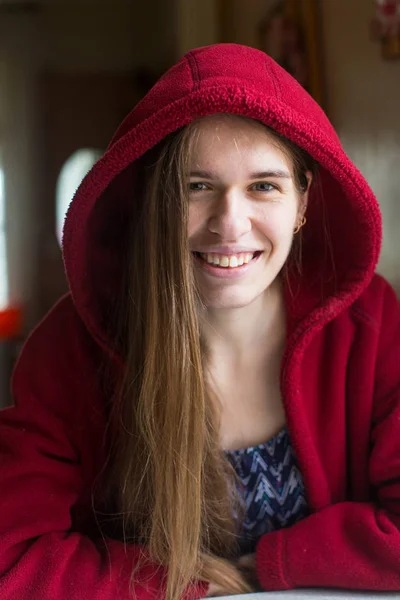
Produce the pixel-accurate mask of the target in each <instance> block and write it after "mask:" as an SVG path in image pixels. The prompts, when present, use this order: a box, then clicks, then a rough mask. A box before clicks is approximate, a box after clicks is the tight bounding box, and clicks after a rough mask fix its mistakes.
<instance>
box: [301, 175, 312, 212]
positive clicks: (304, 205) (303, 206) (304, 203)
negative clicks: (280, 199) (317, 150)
mask: <svg viewBox="0 0 400 600" xmlns="http://www.w3.org/2000/svg"><path fill="white" fill-rule="evenodd" d="M306 177H307V189H306V190H305V191H304V192H303V193H302V194H301V196H300V202H299V210H298V217H299V218H300V219H301V218H302V217H304V215H305V214H306V210H307V204H308V194H309V191H310V187H311V184H312V182H313V175H312V173H311V171H307V172H306Z"/></svg>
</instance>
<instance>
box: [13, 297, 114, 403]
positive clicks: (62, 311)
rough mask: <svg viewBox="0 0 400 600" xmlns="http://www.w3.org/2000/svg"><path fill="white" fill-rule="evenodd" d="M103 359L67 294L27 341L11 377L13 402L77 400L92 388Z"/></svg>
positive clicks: (102, 354)
mask: <svg viewBox="0 0 400 600" xmlns="http://www.w3.org/2000/svg"><path fill="white" fill-rule="evenodd" d="M104 358H105V357H104V353H102V351H101V350H100V348H99V347H98V346H97V344H96V343H95V341H94V340H93V339H92V338H91V336H90V334H89V332H88V331H87V329H86V327H85V325H84V323H83V321H82V320H81V318H80V317H79V315H78V313H77V311H76V309H75V306H74V304H73V302H72V299H71V296H70V295H69V294H68V295H66V296H64V297H63V298H62V299H61V300H60V301H59V302H58V303H57V304H56V305H55V306H54V307H53V308H52V309H51V310H50V311H49V313H48V314H47V315H46V316H45V317H44V319H43V320H42V321H41V322H40V323H39V325H38V326H37V327H36V328H35V329H34V330H33V331H32V333H31V334H30V335H29V337H28V339H27V340H26V342H25V344H24V346H23V348H22V351H21V353H20V356H19V358H18V360H17V363H16V366H15V368H14V373H13V377H12V392H13V397H14V400H15V401H16V402H18V399H20V398H22V397H25V396H27V395H30V394H35V395H39V396H40V397H41V398H44V399H45V398H53V399H54V400H56V399H57V398H60V397H61V396H63V395H64V394H67V393H68V394H69V395H70V396H74V395H75V394H74V391H75V390H78V389H80V390H81V391H83V390H84V389H85V387H86V388H87V386H88V385H90V382H91V381H92V380H93V378H95V377H96V373H97V371H98V368H99V362H100V360H101V359H102V360H104Z"/></svg>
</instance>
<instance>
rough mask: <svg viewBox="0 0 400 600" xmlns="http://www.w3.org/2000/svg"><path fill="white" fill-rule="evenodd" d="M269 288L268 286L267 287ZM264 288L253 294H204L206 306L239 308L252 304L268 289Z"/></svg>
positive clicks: (203, 298) (211, 307)
mask: <svg viewBox="0 0 400 600" xmlns="http://www.w3.org/2000/svg"><path fill="white" fill-rule="evenodd" d="M266 289H267V288H266ZM266 289H263V290H261V291H259V292H258V293H257V292H255V293H253V294H243V293H242V294H240V293H237V294H232V293H231V294H224V293H219V294H202V295H201V298H202V301H203V303H204V306H205V307H206V308H208V309H226V310H229V309H231V310H232V309H238V308H245V307H246V306H250V305H251V304H253V302H255V301H256V300H257V299H258V298H260V296H261V295H262V294H263V293H264V292H265V291H266Z"/></svg>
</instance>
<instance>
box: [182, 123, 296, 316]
mask: <svg viewBox="0 0 400 600" xmlns="http://www.w3.org/2000/svg"><path fill="white" fill-rule="evenodd" d="M197 131H198V137H197V138H196V143H195V144H194V148H193V151H192V154H191V160H190V168H189V171H190V185H189V189H190V192H189V223H188V234H189V243H190V249H191V251H192V253H193V256H194V261H193V262H194V268H195V276H196V280H197V283H198V286H199V290H200V295H201V297H202V299H203V302H204V303H205V305H206V306H207V307H209V308H239V307H244V306H247V305H249V304H251V303H252V302H254V301H255V300H256V299H257V298H259V297H260V296H261V295H262V294H263V293H264V292H265V291H266V290H267V289H268V288H269V287H270V286H271V284H272V283H273V282H274V281H275V279H276V277H277V275H278V274H279V272H280V271H281V269H282V267H283V265H284V263H285V261H286V259H287V257H288V254H289V252H290V248H291V245H292V240H293V231H294V229H295V227H296V226H297V224H298V222H299V220H300V219H301V217H302V216H303V215H304V211H305V206H306V202H307V192H304V193H300V192H299V191H298V189H296V184H295V179H294V173H293V161H292V159H291V158H290V156H289V155H288V153H287V152H284V150H283V149H282V147H281V146H280V143H279V142H278V141H277V139H275V137H273V136H272V135H271V134H270V133H269V132H268V130H267V129H266V128H265V127H264V126H263V125H261V124H260V123H258V122H257V121H251V120H250V119H243V118H238V117H233V116H230V115H215V116H212V117H206V118H204V119H201V120H199V122H198V124H197Z"/></svg>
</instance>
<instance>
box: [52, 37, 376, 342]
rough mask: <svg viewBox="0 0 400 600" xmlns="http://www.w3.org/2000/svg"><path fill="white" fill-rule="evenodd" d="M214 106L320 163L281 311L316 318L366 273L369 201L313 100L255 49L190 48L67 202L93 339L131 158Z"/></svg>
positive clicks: (99, 331)
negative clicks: (296, 274)
mask: <svg viewBox="0 0 400 600" xmlns="http://www.w3.org/2000/svg"><path fill="white" fill-rule="evenodd" d="M221 112H227V113H234V114H240V115H245V116H247V117H252V118H254V119H258V120H259V121H261V122H263V123H265V124H266V125H269V126H270V127H272V128H273V129H275V130H276V131H278V132H279V133H281V134H283V135H285V136H286V137H287V138H290V139H291V140H292V141H293V142H295V143H296V144H298V145H299V146H301V147H303V148H304V149H305V150H307V151H308V152H309V154H310V155H311V156H313V157H314V158H315V159H316V160H317V161H318V162H319V164H320V165H321V187H322V196H323V202H320V201H318V202H317V201H315V200H314V201H313V197H312V195H311V198H310V201H309V207H308V211H307V226H306V227H305V228H304V250H303V274H302V277H301V279H299V280H298V281H293V282H292V283H291V286H290V289H291V292H290V293H289V294H288V296H287V298H288V309H289V313H290V314H291V315H292V316H293V317H294V318H295V319H296V320H298V319H300V318H302V317H304V316H307V315H308V318H307V319H306V321H305V322H304V323H306V325H307V327H310V326H311V325H312V324H313V323H317V322H318V323H321V322H326V321H328V320H330V319H332V318H333V317H334V316H336V315H337V314H338V313H339V312H340V311H342V310H344V308H346V307H347V306H348V305H349V304H350V303H351V302H353V301H354V300H355V299H356V298H357V297H358V296H359V295H360V294H361V293H362V291H363V290H364V289H365V287H366V286H367V285H368V283H369V282H370V280H371V278H372V275H373V273H374V270H375V266H376V263H377V260H378V256H379V251H380V244H381V216H380V211H379V207H378V204H377V202H376V199H375V197H374V195H373V193H372V191H371V189H370V188H369V186H368V184H367V183H366V181H365V179H364V178H363V177H362V175H361V174H360V173H359V171H358V170H357V169H356V167H355V166H354V165H353V164H352V162H351V161H350V160H349V159H348V158H347V156H346V155H345V153H344V151H343V149H342V147H341V144H340V142H339V139H338V137H337V135H336V133H335V131H334V130H333V128H332V126H331V124H330V123H329V121H328V119H327V117H326V116H325V114H324V112H323V111H322V109H321V108H320V107H319V106H318V104H317V103H316V102H315V101H314V100H313V99H312V98H311V97H310V96H309V95H308V94H307V92H306V91H305V90H304V89H303V88H302V87H301V86H300V85H299V84H298V83H297V82H296V81H295V80H294V79H293V78H292V77H291V76H290V75H289V74H288V73H286V71H284V70H283V69H282V68H281V67H279V66H278V65H277V64H276V63H275V62H274V61H273V60H272V59H271V58H269V57H267V56H266V55H265V54H264V53H263V52H261V51H259V50H255V49H253V48H248V47H245V46H240V45H236V44H218V45H214V46H208V47H204V48H199V49H196V50H193V51H191V52H189V53H188V54H187V55H186V56H185V57H183V58H182V59H181V60H180V61H179V63H177V64H176V65H175V66H174V67H172V68H171V69H170V70H169V71H168V72H167V73H166V74H165V75H164V76H163V77H162V78H161V79H160V80H159V81H158V82H157V84H156V85H155V86H154V87H153V88H152V89H151V90H150V92H149V93H148V94H147V95H146V96H145V98H144V99H143V100H142V101H141V102H140V103H139V104H138V105H137V106H136V107H135V108H134V109H133V110H132V112H131V113H130V114H129V115H128V117H127V118H126V119H125V121H124V122H123V123H122V125H121V126H120V128H119V129H118V131H117V133H116V135H115V136H114V139H113V140H112V142H111V144H110V146H109V148H108V150H107V152H106V153H105V155H104V156H103V158H102V159H100V161H99V162H97V163H96V165H95V166H94V167H93V169H92V170H91V171H90V172H89V174H88V175H87V176H86V178H85V179H84V181H83V182H82V184H81V186H80V187H79V189H78V191H77V193H76V195H75V197H74V200H73V202H72V204H71V207H70V209H69V211H68V215H67V219H66V222H65V227H64V239H63V253H64V261H65V266H66V272H67V277H68V280H69V285H70V288H71V292H72V297H73V300H74V303H75V305H76V308H77V310H78V312H79V314H80V316H81V318H82V319H83V321H84V322H85V324H86V326H87V327H88V329H89V331H90V332H91V334H92V335H93V337H94V338H95V339H96V340H97V341H98V343H100V344H101V345H102V346H103V347H107V339H106V331H107V319H108V316H109V314H110V311H111V310H112V307H113V305H114V303H115V302H116V301H117V299H118V294H119V293H120V292H119V290H120V287H119V285H118V281H119V280H120V277H121V265H123V260H122V259H123V257H124V255H125V254H126V247H127V238H128V227H127V224H128V222H129V218H128V217H129V206H130V205H131V203H132V202H133V201H134V198H133V197H132V190H133V176H134V169H133V168H132V167H131V165H132V163H134V161H135V160H136V159H137V158H138V157H140V156H141V155H142V154H143V153H144V152H146V151H147V150H148V149H149V148H151V147H152V146H154V145H155V144H157V143H158V142H159V141H160V140H162V139H163V138H164V137H165V136H166V135H167V134H169V133H171V132H172V131H175V130H177V129H178V128H180V127H182V126H184V125H186V124H187V123H190V122H191V121H192V120H193V119H195V118H198V117H201V116H205V115H210V114H213V113H221ZM322 211H324V213H325V221H326V223H327V225H328V230H329V238H330V244H329V246H327V243H326V233H325V228H324V226H323V224H322V223H323V219H322Z"/></svg>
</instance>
